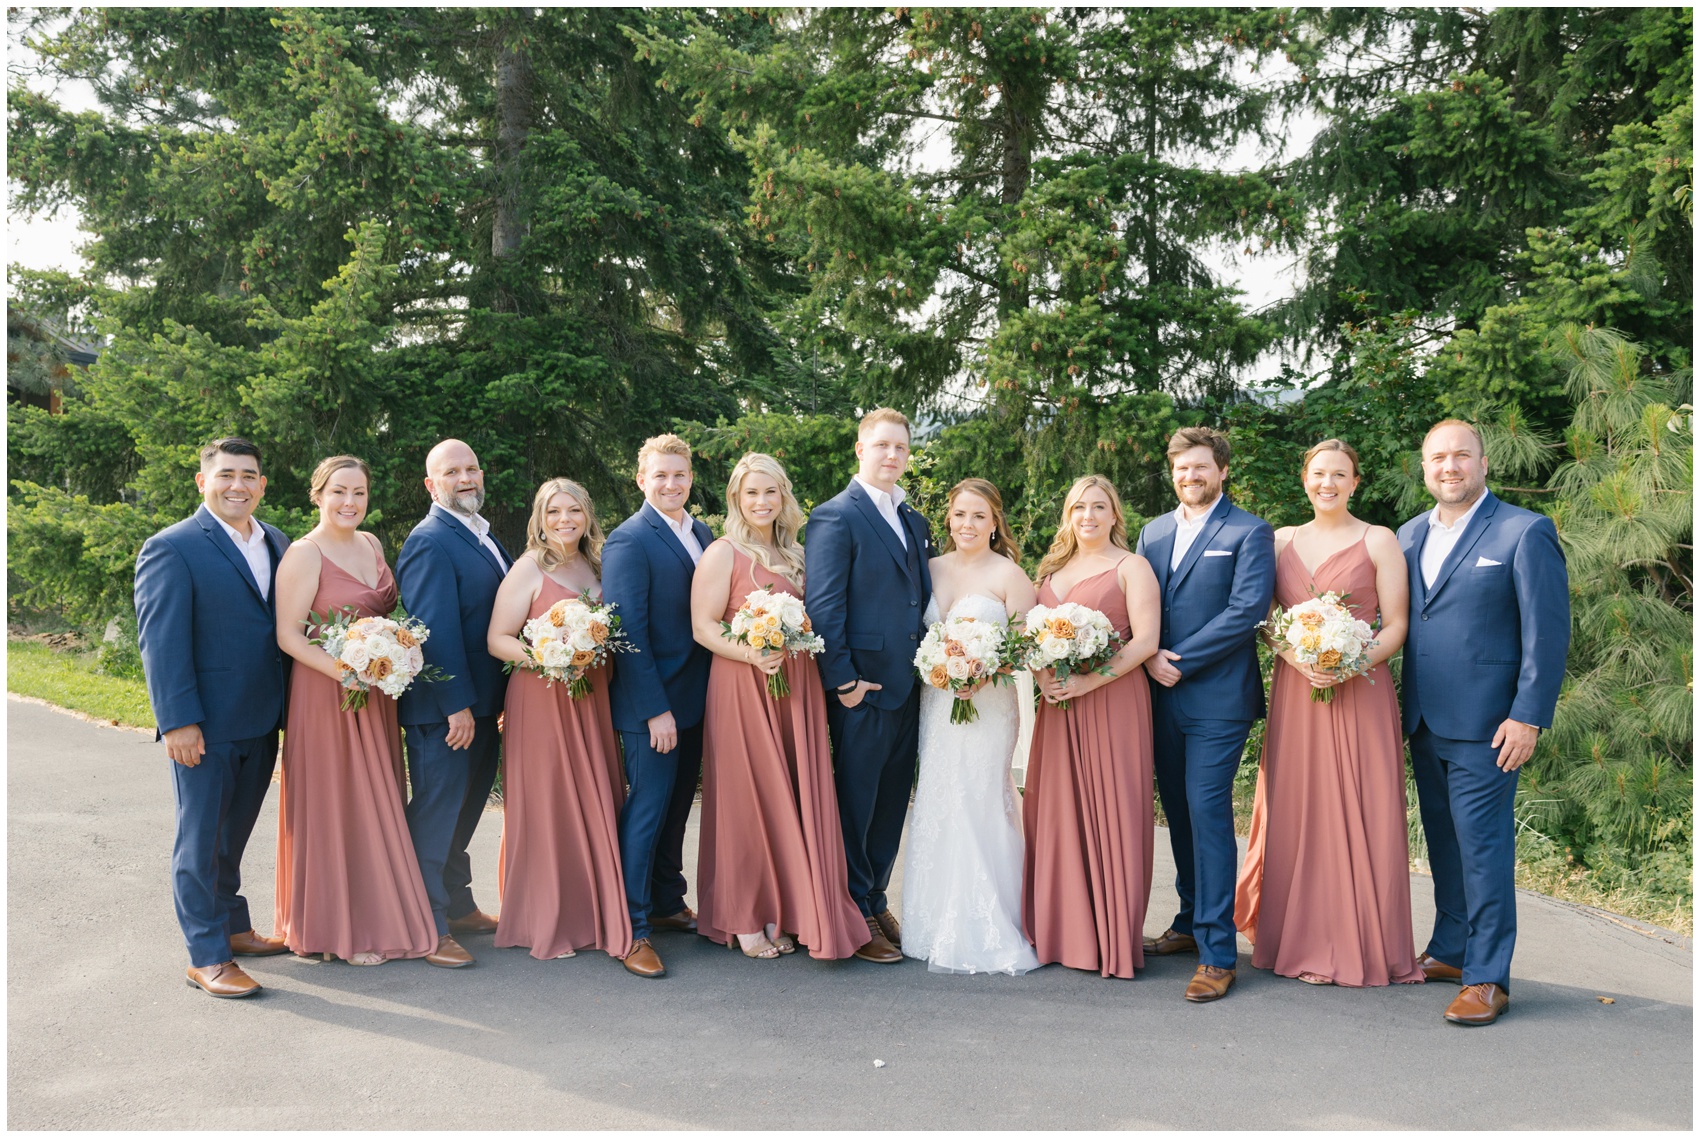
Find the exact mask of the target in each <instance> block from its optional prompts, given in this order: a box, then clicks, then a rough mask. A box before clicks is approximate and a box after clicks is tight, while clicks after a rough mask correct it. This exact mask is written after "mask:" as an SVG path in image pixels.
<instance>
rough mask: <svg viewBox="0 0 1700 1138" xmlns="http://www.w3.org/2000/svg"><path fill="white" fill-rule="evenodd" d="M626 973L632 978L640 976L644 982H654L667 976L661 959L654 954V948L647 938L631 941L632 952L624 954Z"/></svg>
mask: <svg viewBox="0 0 1700 1138" xmlns="http://www.w3.org/2000/svg"><path fill="white" fill-rule="evenodd" d="M625 965H626V971H627V972H630V973H631V974H632V975H633V976H642V977H643V978H644V979H646V980H656V979H659V978H661V977H662V976H665V975H667V969H666V967H665V966H664V965H663V964H662V963H661V957H659V956H657V955H656V953H655V947H654V946H653V945H651V944H650V943H649V938H648V937H643V938H642V939H641V940H634V941H632V950H631V951H630V952H628V953H626V959H625Z"/></svg>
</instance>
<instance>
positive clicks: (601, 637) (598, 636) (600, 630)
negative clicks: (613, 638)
mask: <svg viewBox="0 0 1700 1138" xmlns="http://www.w3.org/2000/svg"><path fill="white" fill-rule="evenodd" d="M590 638H591V639H592V640H594V641H596V642H597V643H598V644H601V643H602V642H603V641H605V640H607V639H608V626H607V625H605V624H603V623H601V622H600V621H592V622H591V625H590Z"/></svg>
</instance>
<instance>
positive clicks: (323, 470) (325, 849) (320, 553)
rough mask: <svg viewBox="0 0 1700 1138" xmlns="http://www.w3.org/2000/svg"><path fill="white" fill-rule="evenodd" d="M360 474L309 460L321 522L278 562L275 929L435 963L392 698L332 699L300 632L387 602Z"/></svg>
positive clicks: (373, 955)
mask: <svg viewBox="0 0 1700 1138" xmlns="http://www.w3.org/2000/svg"><path fill="white" fill-rule="evenodd" d="M371 476H372V472H371V469H370V468H369V467H368V466H367V465H366V464H365V463H364V462H362V461H361V460H360V459H358V458H355V457H354V456H352V455H346V454H341V455H336V456H335V457H332V458H327V459H325V460H324V461H323V462H321V463H319V466H318V469H317V470H315V471H313V480H312V483H311V493H310V497H311V500H312V502H313V504H314V505H316V506H318V507H319V524H318V525H316V526H314V527H313V529H312V530H311V531H310V532H309V533H308V534H307V536H306V537H303V538H301V539H300V540H299V541H297V542H295V543H294V544H293V545H291V546H290V547H289V550H288V552H286V553H285V554H284V555H283V560H282V561H281V562H280V563H279V564H278V567H277V642H278V646H279V647H281V648H282V649H283V650H284V651H285V652H287V653H289V654H290V655H291V656H293V657H295V661H296V664H295V667H294V668H293V669H291V671H290V679H289V717H288V722H287V724H286V730H285V731H284V736H283V770H282V783H283V785H282V789H281V793H280V795H279V805H278V818H277V829H278V835H277V928H278V931H279V932H280V933H281V934H282V935H283V938H284V941H285V943H287V944H288V945H289V947H290V949H291V950H293V951H294V952H295V953H296V954H297V955H300V956H308V955H312V954H313V953H323V954H324V956H325V959H327V960H328V959H330V958H331V957H333V956H338V957H341V958H342V959H344V960H346V961H348V962H349V963H350V964H382V963H384V962H385V961H386V960H394V959H396V958H398V957H406V958H413V957H420V956H423V957H425V958H426V959H427V960H429V961H430V962H431V963H433V964H436V963H439V960H438V959H435V957H436V956H437V953H438V949H439V948H440V947H441V946H440V944H439V941H438V938H437V927H436V921H435V919H434V918H433V917H432V916H431V903H430V901H429V900H427V899H426V896H425V882H424V879H423V878H421V877H420V874H419V862H418V860H417V859H416V858H415V857H414V854H413V840H412V838H410V837H409V836H408V831H407V818H406V816H405V814H404V813H403V811H402V785H403V782H402V766H401V729H400V728H399V727H397V726H396V708H395V701H394V700H393V699H391V698H390V697H389V696H387V695H385V694H384V693H383V692H381V691H378V690H377V689H376V688H374V689H372V691H371V692H369V693H368V695H367V699H366V706H365V707H363V708H361V709H360V710H359V711H343V710H341V709H340V705H341V702H342V696H343V689H342V686H341V684H340V683H339V672H338V667H339V666H338V665H337V663H336V662H335V661H333V660H332V659H331V658H330V656H329V655H328V654H327V653H326V652H325V651H324V649H322V648H320V647H319V646H318V645H316V644H313V643H311V642H310V641H309V640H308V639H307V633H306V631H305V628H306V625H307V622H308V619H309V618H308V613H309V611H311V612H316V613H320V614H324V613H329V612H331V611H333V610H336V611H341V610H344V609H347V608H349V607H352V608H353V609H354V610H355V614H356V615H357V616H362V617H366V616H388V615H389V614H390V612H391V611H392V610H394V608H395V605H396V585H395V578H394V577H393V576H391V574H390V567H389V566H388V565H387V564H385V562H384V552H383V548H382V547H381V546H380V545H379V544H378V539H377V538H376V537H373V536H372V535H371V534H369V533H363V532H361V530H360V523H361V522H362V521H364V520H365V518H366V505H367V499H368V495H369V493H370V488H371ZM445 939H447V938H445ZM453 960H454V957H453V956H448V957H443V958H442V961H441V962H442V963H443V964H444V966H446V967H453V966H454V964H453Z"/></svg>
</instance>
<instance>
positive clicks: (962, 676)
mask: <svg viewBox="0 0 1700 1138" xmlns="http://www.w3.org/2000/svg"><path fill="white" fill-rule="evenodd" d="M944 671H945V674H946V675H947V676H949V677H950V678H951V679H953V680H966V679H968V678H969V677H970V676H971V675H973V674H974V671H973V668H972V666H970V664H969V663H968V658H967V657H965V656H952V657H951V658H950V659H948V660H946V661H945V662H944Z"/></svg>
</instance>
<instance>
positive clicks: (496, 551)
mask: <svg viewBox="0 0 1700 1138" xmlns="http://www.w3.org/2000/svg"><path fill="white" fill-rule="evenodd" d="M446 508H447V507H445V509H446ZM449 513H450V514H451V515H453V516H454V519H455V520H456V521H458V522H459V523H460V524H461V525H463V526H465V527H466V528H467V529H469V530H471V531H472V536H473V537H476V538H477V539H478V544H479V545H482V546H483V547H484V548H485V549H488V550H489V551H490V555H491V556H492V557H494V558H495V559H496V564H497V565H500V566H501V567H502V572H504V573H506V572H507V571H508V559H507V558H506V557H503V556H502V550H501V547H500V546H498V545H497V544H496V540H495V538H493V537H491V536H490V523H489V522H487V521H485V520H484V515H483V514H463V513H461V512H460V511H459V510H449Z"/></svg>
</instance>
